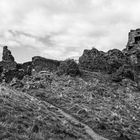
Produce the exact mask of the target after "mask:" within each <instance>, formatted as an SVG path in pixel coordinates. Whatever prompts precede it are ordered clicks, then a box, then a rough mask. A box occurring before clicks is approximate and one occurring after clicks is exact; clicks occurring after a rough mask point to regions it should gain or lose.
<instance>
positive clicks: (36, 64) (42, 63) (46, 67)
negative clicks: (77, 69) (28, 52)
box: [32, 56, 60, 72]
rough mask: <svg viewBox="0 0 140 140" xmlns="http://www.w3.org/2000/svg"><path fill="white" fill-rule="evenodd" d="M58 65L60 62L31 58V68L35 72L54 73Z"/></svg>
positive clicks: (38, 57)
mask: <svg viewBox="0 0 140 140" xmlns="http://www.w3.org/2000/svg"><path fill="white" fill-rule="evenodd" d="M59 65H60V61H57V60H52V59H46V58H43V57H40V56H35V57H33V58H32V66H33V68H34V69H35V71H36V72H39V71H51V72H54V71H56V70H57V68H58V66H59Z"/></svg>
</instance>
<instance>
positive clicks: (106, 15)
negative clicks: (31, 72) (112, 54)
mask: <svg viewBox="0 0 140 140" xmlns="http://www.w3.org/2000/svg"><path fill="white" fill-rule="evenodd" d="M139 7H140V1H139V0H135V2H134V1H132V0H123V1H122V0H12V1H11V0H1V1H0V21H1V22H0V23H1V26H0V44H2V45H3V44H7V45H9V46H10V47H12V48H15V51H16V48H22V50H24V49H23V48H27V47H29V48H34V49H36V50H38V53H39V54H38V55H42V56H45V57H49V58H55V59H57V58H58V59H65V58H67V57H73V56H78V55H81V54H82V52H83V50H84V49H86V48H91V47H93V46H95V47H96V48H98V49H100V50H104V51H107V50H109V49H112V48H119V49H123V48H124V47H125V45H126V43H127V35H128V32H129V30H130V29H135V28H139V27H140V19H139V18H138V17H139V14H140V10H139ZM25 50H26V49H25ZM29 50H30V49H29ZM28 53H29V52H28ZM19 55H20V54H19ZM23 57H25V58H26V56H23ZM24 60H25V59H24Z"/></svg>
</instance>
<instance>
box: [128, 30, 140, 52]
mask: <svg viewBox="0 0 140 140" xmlns="http://www.w3.org/2000/svg"><path fill="white" fill-rule="evenodd" d="M131 49H134V50H136V49H138V50H140V29H136V30H130V32H129V35H128V43H127V51H129V50H131Z"/></svg>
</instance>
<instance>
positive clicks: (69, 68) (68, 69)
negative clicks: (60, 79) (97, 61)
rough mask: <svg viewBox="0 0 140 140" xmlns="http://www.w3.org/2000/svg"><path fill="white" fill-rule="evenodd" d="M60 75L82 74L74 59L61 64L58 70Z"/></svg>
mask: <svg viewBox="0 0 140 140" xmlns="http://www.w3.org/2000/svg"><path fill="white" fill-rule="evenodd" d="M57 74H58V75H63V74H66V75H70V76H76V75H79V74H80V71H79V67H78V64H77V63H76V62H75V61H74V60H73V59H67V60H65V61H63V62H61V63H60V66H59V68H58V72H57Z"/></svg>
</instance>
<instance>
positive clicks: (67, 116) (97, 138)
mask: <svg viewBox="0 0 140 140" xmlns="http://www.w3.org/2000/svg"><path fill="white" fill-rule="evenodd" d="M43 102H44V103H46V104H47V105H49V108H50V109H49V110H54V112H55V113H56V114H59V115H60V117H62V116H64V117H65V119H66V120H68V121H70V122H71V123H73V124H75V125H77V126H79V127H81V128H82V129H84V130H85V131H86V133H87V134H88V135H89V136H90V137H91V138H92V139H93V140H108V139H106V138H104V137H102V136H100V135H98V134H97V133H95V132H94V131H93V130H92V129H91V128H90V127H89V126H88V125H86V124H84V123H82V122H80V121H79V120H77V119H76V118H74V117H73V116H72V115H70V114H68V113H66V112H64V111H63V110H62V109H60V108H58V107H56V106H54V105H52V104H51V103H49V102H47V101H43Z"/></svg>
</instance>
